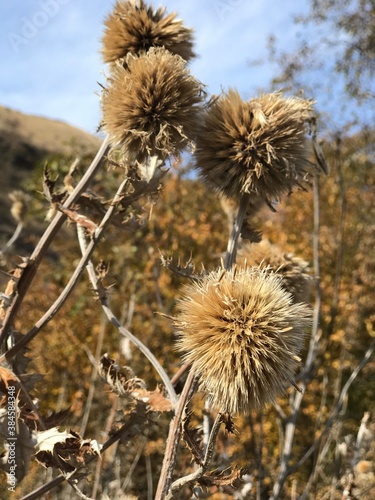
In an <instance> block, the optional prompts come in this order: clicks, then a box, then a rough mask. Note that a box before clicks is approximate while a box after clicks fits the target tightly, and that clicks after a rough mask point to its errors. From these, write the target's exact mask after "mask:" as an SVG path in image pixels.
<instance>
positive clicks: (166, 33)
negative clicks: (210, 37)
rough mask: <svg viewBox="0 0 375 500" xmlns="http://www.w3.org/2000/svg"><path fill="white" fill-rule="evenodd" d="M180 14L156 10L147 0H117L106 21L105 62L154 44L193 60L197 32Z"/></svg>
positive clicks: (140, 50)
mask: <svg viewBox="0 0 375 500" xmlns="http://www.w3.org/2000/svg"><path fill="white" fill-rule="evenodd" d="M176 16H177V15H176V13H172V14H166V12H165V9H164V8H158V9H157V10H154V9H153V7H152V6H148V5H147V4H146V2H144V1H143V0H127V1H117V2H116V4H115V6H114V8H113V10H112V12H111V13H110V14H109V16H108V17H107V18H106V20H105V26H106V28H105V31H104V35H103V39H102V43H103V48H102V54H103V59H104V61H105V62H108V63H113V62H114V61H116V60H117V59H121V58H124V57H126V56H127V54H129V53H131V54H139V53H140V52H147V50H148V49H150V48H151V47H165V48H166V49H168V50H169V51H170V52H172V53H173V54H178V55H179V56H181V57H182V58H183V59H184V60H185V61H189V59H191V58H193V57H194V56H195V54H194V52H193V31H192V30H191V29H188V28H185V26H184V25H183V23H182V21H181V20H180V19H177V17H176Z"/></svg>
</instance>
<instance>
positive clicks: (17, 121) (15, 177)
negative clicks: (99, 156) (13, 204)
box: [0, 106, 101, 239]
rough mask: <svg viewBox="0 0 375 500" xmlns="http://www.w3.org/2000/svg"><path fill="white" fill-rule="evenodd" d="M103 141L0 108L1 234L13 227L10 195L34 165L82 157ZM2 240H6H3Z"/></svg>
mask: <svg viewBox="0 0 375 500" xmlns="http://www.w3.org/2000/svg"><path fill="white" fill-rule="evenodd" d="M100 142H101V141H100V139H99V138H98V137H96V136H93V135H91V134H89V133H87V132H84V131H83V130H80V129H79V128H76V127H73V126H72V125H69V124H67V123H64V122H62V121H58V120H51V119H48V118H44V117H40V116H33V115H27V114H24V113H21V112H19V111H15V110H13V109H9V108H6V107H4V106H0V151H1V178H2V179H1V180H2V182H1V186H0V234H4V233H5V234H10V232H11V231H12V228H13V227H14V223H13V221H12V218H11V216H10V213H9V208H10V200H9V198H8V193H10V192H11V191H12V190H14V189H19V187H20V185H21V183H22V181H23V180H24V179H25V178H26V177H27V176H28V175H30V173H31V172H32V170H33V169H34V167H35V165H37V164H38V163H39V162H41V161H43V160H44V159H45V158H46V157H47V156H48V155H51V154H67V155H69V154H81V153H89V152H91V151H92V152H94V151H96V150H97V148H98V146H99V145H100ZM2 239H3V238H2Z"/></svg>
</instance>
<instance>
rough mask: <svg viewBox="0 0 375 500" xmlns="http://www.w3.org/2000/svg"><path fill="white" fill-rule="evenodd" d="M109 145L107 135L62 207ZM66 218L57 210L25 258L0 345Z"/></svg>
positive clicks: (80, 190) (82, 187) (72, 198)
mask: <svg viewBox="0 0 375 500" xmlns="http://www.w3.org/2000/svg"><path fill="white" fill-rule="evenodd" d="M108 145H109V139H108V137H107V138H105V139H104V141H103V143H102V145H101V147H100V148H99V151H98V152H97V154H96V156H95V158H94V159H93V161H92V163H91V165H90V166H89V168H88V169H87V171H86V173H85V174H84V176H83V177H82V179H81V180H80V181H79V183H78V184H77V186H76V187H75V188H74V190H73V191H72V193H71V194H70V195H69V196H68V198H67V200H66V201H65V203H64V204H63V207H64V208H69V207H70V206H71V205H72V204H73V203H75V202H76V201H77V200H78V199H79V197H80V196H81V194H82V193H83V192H84V191H85V189H86V188H87V186H88V185H89V183H90V181H91V180H92V179H93V177H94V176H95V174H96V173H97V171H98V169H99V167H100V161H101V159H102V157H103V155H104V154H105V152H106V150H107V148H108ZM65 219H66V215H65V214H63V213H62V212H59V213H57V214H56V215H55V217H54V218H53V220H52V221H51V223H50V224H49V226H48V227H47V229H46V230H45V232H44V234H43V236H42V237H41V239H40V240H39V242H38V244H37V246H36V247H35V249H34V251H33V253H32V255H31V257H30V258H29V259H28V260H27V263H26V266H25V267H24V269H23V270H22V274H21V276H20V278H19V280H18V283H17V289H16V291H15V293H14V296H13V298H12V302H11V304H10V306H9V307H8V308H7V310H6V314H5V317H4V321H3V325H2V328H1V330H0V347H1V346H3V345H4V341H5V340H6V338H7V337H8V335H9V334H10V332H11V327H12V325H13V322H14V320H15V318H16V316H17V313H18V311H19V309H20V307H21V304H22V302H23V299H24V298H25V295H26V292H27V290H28V289H29V287H30V285H31V283H32V281H33V279H34V277H35V275H36V272H37V270H38V267H39V265H40V263H41V261H42V259H43V257H44V255H45V254H46V251H47V249H48V248H49V246H50V244H51V243H52V241H53V239H54V238H55V236H56V234H57V233H58V231H59V230H60V228H61V226H62V225H63V223H64V221H65Z"/></svg>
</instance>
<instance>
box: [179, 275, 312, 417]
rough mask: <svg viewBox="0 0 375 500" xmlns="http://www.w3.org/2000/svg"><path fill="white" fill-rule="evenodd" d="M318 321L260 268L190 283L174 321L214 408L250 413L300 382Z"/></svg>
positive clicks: (276, 278) (278, 280)
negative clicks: (308, 338)
mask: <svg viewBox="0 0 375 500" xmlns="http://www.w3.org/2000/svg"><path fill="white" fill-rule="evenodd" d="M310 321H311V313H310V309H309V308H308V306H306V305H305V304H295V303H293V301H292V297H291V294H290V293H288V292H287V291H286V290H284V289H283V287H282V284H281V278H280V277H279V276H278V275H276V274H275V273H273V272H272V271H269V270H267V269H264V268H263V269H262V268H259V267H252V268H237V269H232V270H230V271H223V270H218V271H214V272H211V273H210V274H208V275H207V276H205V277H204V278H203V279H202V281H200V282H195V283H193V284H190V285H188V286H186V288H185V290H184V294H183V296H182V298H181V299H180V301H179V303H178V315H177V316H176V318H175V321H174V323H175V326H176V328H177V333H178V344H177V346H178V349H179V350H180V351H183V352H184V361H185V362H187V363H189V364H191V365H192V370H194V372H195V373H196V374H197V375H199V376H200V386H201V389H202V390H203V391H205V392H206V393H207V394H208V395H209V397H210V398H211V400H212V404H213V406H214V407H216V408H217V409H219V410H220V411H228V412H230V413H243V414H246V413H248V412H250V411H252V410H254V409H257V408H260V407H262V406H263V405H264V404H265V403H267V402H270V401H274V400H275V398H276V396H277V395H278V394H279V393H281V392H283V391H284V390H285V389H286V388H287V387H288V386H289V385H290V384H291V383H293V381H294V373H295V370H296V367H297V365H298V362H299V358H298V356H299V354H300V352H301V350H302V347H303V340H304V337H305V330H306V327H307V326H308V325H309V324H310Z"/></svg>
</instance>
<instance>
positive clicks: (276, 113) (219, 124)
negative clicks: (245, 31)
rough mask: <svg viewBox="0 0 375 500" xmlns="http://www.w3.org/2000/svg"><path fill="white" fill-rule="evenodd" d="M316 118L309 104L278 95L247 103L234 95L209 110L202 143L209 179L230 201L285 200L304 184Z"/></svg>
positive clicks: (200, 157)
mask: <svg viewBox="0 0 375 500" xmlns="http://www.w3.org/2000/svg"><path fill="white" fill-rule="evenodd" d="M311 117H312V103H311V102H310V101H308V100H305V99H298V98H292V97H289V98H284V97H282V95H281V94H280V93H274V94H266V95H263V96H261V97H258V98H256V99H251V100H250V101H243V100H242V99H241V97H240V95H239V94H238V92H237V91H236V90H230V91H229V92H228V93H227V94H224V95H223V96H221V97H219V98H218V99H217V100H216V101H214V102H213V104H212V105H211V106H209V107H208V109H207V112H206V115H205V119H204V122H203V125H202V129H201V131H200V133H199V136H198V139H197V149H196V161H197V165H198V168H199V169H200V172H201V175H202V177H203V179H205V180H206V182H207V183H208V184H209V185H211V186H213V187H214V188H216V189H217V190H219V191H220V192H221V193H222V194H224V195H226V196H228V197H238V196H239V195H240V194H241V193H245V192H246V193H254V194H257V195H259V196H261V197H262V198H264V199H266V200H274V199H279V198H280V196H281V195H282V194H284V193H287V192H290V191H291V190H292V188H293V187H294V186H295V185H298V184H299V183H300V182H301V181H303V180H304V177H305V174H306V168H307V166H308V165H309V160H308V157H309V152H310V151H309V147H308V142H307V140H306V123H307V122H308V121H309V120H310V119H311Z"/></svg>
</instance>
